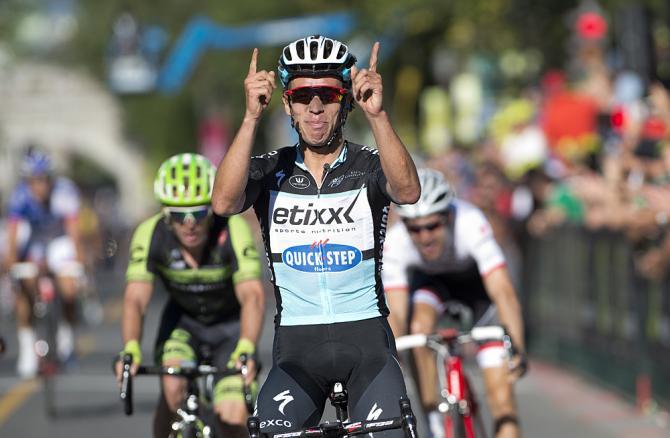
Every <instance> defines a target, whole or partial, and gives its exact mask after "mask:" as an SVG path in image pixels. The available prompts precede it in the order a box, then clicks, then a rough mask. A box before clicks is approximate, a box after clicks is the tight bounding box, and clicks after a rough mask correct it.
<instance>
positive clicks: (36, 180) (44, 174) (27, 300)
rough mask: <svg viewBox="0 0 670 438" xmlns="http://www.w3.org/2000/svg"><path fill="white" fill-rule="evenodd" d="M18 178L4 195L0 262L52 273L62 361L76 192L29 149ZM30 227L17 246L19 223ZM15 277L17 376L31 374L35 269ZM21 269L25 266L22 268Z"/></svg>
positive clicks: (67, 342) (71, 298) (74, 259)
mask: <svg viewBox="0 0 670 438" xmlns="http://www.w3.org/2000/svg"><path fill="white" fill-rule="evenodd" d="M20 171H21V176H22V180H21V182H20V183H19V184H18V186H17V187H16V188H15V189H14V191H13V192H12V194H11V197H10V199H9V206H8V221H7V222H8V225H7V252H6V257H7V260H6V265H7V266H8V267H10V268H12V267H14V268H18V265H16V263H18V262H32V263H35V264H36V265H38V266H42V267H43V268H44V269H47V270H48V271H49V272H51V273H52V274H54V275H55V276H56V280H57V286H58V291H59V292H60V294H61V299H62V302H63V312H62V318H61V322H60V323H59V327H58V333H57V341H58V342H57V344H58V350H59V351H58V353H59V356H60V357H61V359H63V360H67V359H69V358H71V357H72V355H73V353H74V337H73V326H74V323H75V314H76V312H75V310H76V305H75V304H76V296H77V293H78V289H79V287H78V286H79V281H78V280H79V279H80V278H81V276H82V275H83V267H82V266H83V265H82V264H81V260H82V249H81V241H80V238H79V231H78V230H79V225H78V220H79V219H78V218H79V205H80V199H79V192H78V190H77V187H76V186H75V185H74V183H73V182H72V181H70V180H69V179H67V178H64V177H56V176H55V175H54V173H53V167H52V163H51V159H50V158H49V156H48V155H46V154H45V153H43V152H40V151H37V150H35V149H31V150H30V151H29V152H28V153H27V154H26V155H25V156H24V158H23V162H22V163H21V169H20ZM26 225H28V226H29V227H27V228H29V229H30V232H29V237H28V238H27V242H24V243H23V244H22V242H21V241H22V240H24V239H23V238H22V235H23V234H25V233H24V231H25V228H23V227H24V226H26ZM18 271H19V270H18V269H13V270H12V272H13V273H14V276H15V277H19V276H20V278H21V282H20V288H19V290H18V291H17V295H16V323H17V335H18V341H19V356H18V361H17V371H18V373H19V375H20V376H22V377H26V378H28V377H32V376H34V375H35V374H36V373H37V365H38V364H37V356H36V355H35V348H34V344H35V341H36V339H35V332H34V330H33V328H32V310H31V309H32V303H33V301H34V297H35V294H36V293H37V282H36V279H37V274H38V273H37V272H32V273H26V272H23V273H21V274H20V275H19V274H17V272H18ZM22 271H25V270H22Z"/></svg>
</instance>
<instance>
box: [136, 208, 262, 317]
mask: <svg viewBox="0 0 670 438" xmlns="http://www.w3.org/2000/svg"><path fill="white" fill-rule="evenodd" d="M162 218H163V216H162V215H160V214H158V215H155V216H153V217H152V218H150V219H147V220H146V221H144V222H143V223H142V224H140V225H139V227H137V230H136V231H135V234H134V235H133V239H132V242H131V246H130V260H129V262H128V270H127V272H126V279H127V280H128V281H153V280H154V277H155V276H158V277H159V278H160V279H161V281H162V282H163V284H164V285H165V289H166V290H167V291H168V293H169V294H170V296H171V298H172V300H174V302H175V303H177V304H178V305H179V306H180V307H181V308H182V309H183V311H184V312H185V313H186V314H188V315H190V316H191V317H192V318H194V319H196V320H198V321H200V322H201V323H204V324H214V323H218V322H221V321H225V320H230V319H238V318H239V313H240V304H239V302H238V301H237V297H236V296H235V290H234V285H235V284H236V283H238V282H241V281H244V280H250V279H258V278H260V277H261V273H260V263H259V260H258V254H257V251H256V246H255V243H254V240H253V236H252V234H251V230H250V229H249V226H248V224H247V223H246V222H245V220H244V219H242V218H241V217H239V216H232V217H230V218H223V217H220V216H214V220H213V221H212V225H211V228H210V230H209V235H208V240H207V246H206V248H205V250H204V251H203V255H202V260H200V261H199V267H198V269H193V268H191V267H190V266H189V265H188V264H187V263H186V261H185V260H184V258H183V256H182V252H181V250H180V245H179V241H178V240H177V237H176V236H175V235H174V233H173V232H172V231H171V230H170V227H169V225H168V224H167V223H166V221H165V220H162Z"/></svg>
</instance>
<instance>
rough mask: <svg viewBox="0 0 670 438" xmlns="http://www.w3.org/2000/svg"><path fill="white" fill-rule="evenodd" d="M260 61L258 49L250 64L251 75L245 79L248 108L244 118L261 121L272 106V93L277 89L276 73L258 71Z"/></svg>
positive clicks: (248, 74)
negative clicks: (265, 111) (270, 105)
mask: <svg viewBox="0 0 670 438" xmlns="http://www.w3.org/2000/svg"><path fill="white" fill-rule="evenodd" d="M257 60H258V49H254V51H253V53H252V54H251V62H250V63H249V73H247V77H246V78H245V79H244V92H245V96H246V102H247V108H246V113H245V114H244V118H245V119H246V118H252V119H259V118H260V117H261V115H262V114H263V110H264V109H265V108H267V106H268V105H269V104H270V99H272V92H273V91H274V90H275V88H277V84H276V82H275V72H274V71H270V72H268V71H267V70H261V71H257V70H256V63H257Z"/></svg>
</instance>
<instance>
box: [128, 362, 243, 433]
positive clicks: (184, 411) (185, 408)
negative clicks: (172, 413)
mask: <svg viewBox="0 0 670 438" xmlns="http://www.w3.org/2000/svg"><path fill="white" fill-rule="evenodd" d="M240 360H241V361H242V363H243V365H242V369H240V370H237V369H234V368H232V369H218V368H216V367H213V366H210V365H198V366H195V367H183V368H181V367H163V366H140V367H138V370H137V375H154V376H156V375H158V376H165V375H168V376H179V377H184V378H186V379H187V380H188V384H187V391H186V396H185V397H184V401H183V402H182V404H181V406H180V407H179V408H178V409H177V415H178V417H179V418H178V419H177V420H176V421H175V422H174V423H172V430H173V431H174V436H181V437H183V438H187V437H193V438H195V437H198V438H200V437H201V438H210V437H213V436H214V435H213V432H212V428H211V426H210V425H208V424H207V422H206V421H204V420H203V419H202V418H201V413H200V398H199V390H198V386H197V379H198V378H199V377H207V376H212V375H215V376H219V377H226V376H233V375H237V374H241V375H242V376H243V377H244V376H246V374H247V366H246V357H244V355H242V356H240ZM131 364H132V357H131V356H130V355H128V354H127V355H125V356H124V357H123V369H122V372H121V390H120V392H119V398H120V399H121V401H122V402H123V410H124V413H125V414H126V415H132V413H133V378H132V375H131V372H130V367H131ZM244 396H245V401H246V402H247V410H249V412H251V409H252V407H251V406H250V399H251V398H250V390H249V387H248V386H247V385H244ZM198 429H201V431H202V434H198V432H197V430H198ZM179 434H181V435H179ZM171 436H172V434H171Z"/></svg>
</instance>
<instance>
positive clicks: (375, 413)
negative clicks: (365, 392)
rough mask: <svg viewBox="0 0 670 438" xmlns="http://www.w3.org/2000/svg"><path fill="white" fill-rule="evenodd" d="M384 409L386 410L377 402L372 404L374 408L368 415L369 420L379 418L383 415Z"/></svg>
mask: <svg viewBox="0 0 670 438" xmlns="http://www.w3.org/2000/svg"><path fill="white" fill-rule="evenodd" d="M383 411H384V410H383V409H382V408H380V407H377V403H375V404H374V405H373V406H372V409H370V412H369V413H368V416H367V418H366V420H368V421H369V420H377V419H379V417H380V416H381V415H382V412H383Z"/></svg>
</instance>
